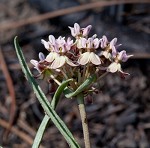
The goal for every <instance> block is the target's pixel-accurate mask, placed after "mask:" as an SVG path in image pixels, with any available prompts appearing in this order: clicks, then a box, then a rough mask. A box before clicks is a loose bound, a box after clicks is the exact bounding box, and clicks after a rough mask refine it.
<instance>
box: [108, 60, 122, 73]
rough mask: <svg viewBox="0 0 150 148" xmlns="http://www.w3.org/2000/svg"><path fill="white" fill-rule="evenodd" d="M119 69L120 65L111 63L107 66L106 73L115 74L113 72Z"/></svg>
mask: <svg viewBox="0 0 150 148" xmlns="http://www.w3.org/2000/svg"><path fill="white" fill-rule="evenodd" d="M120 69H121V65H120V63H115V62H113V63H111V64H110V65H109V66H108V68H107V71H108V72H111V73H115V72H117V71H118V70H120Z"/></svg>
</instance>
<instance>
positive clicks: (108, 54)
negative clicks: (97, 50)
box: [100, 51, 111, 60]
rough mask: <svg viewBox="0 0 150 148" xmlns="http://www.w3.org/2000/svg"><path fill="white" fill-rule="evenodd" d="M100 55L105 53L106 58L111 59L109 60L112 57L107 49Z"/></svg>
mask: <svg viewBox="0 0 150 148" xmlns="http://www.w3.org/2000/svg"><path fill="white" fill-rule="evenodd" d="M100 55H103V56H104V57H105V58H106V59H109V60H110V58H111V54H110V53H109V52H107V51H101V54H100Z"/></svg>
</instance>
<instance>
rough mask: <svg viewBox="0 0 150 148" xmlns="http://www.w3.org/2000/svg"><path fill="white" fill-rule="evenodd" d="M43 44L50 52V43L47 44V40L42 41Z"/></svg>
mask: <svg viewBox="0 0 150 148" xmlns="http://www.w3.org/2000/svg"><path fill="white" fill-rule="evenodd" d="M41 43H42V44H43V45H44V47H45V48H46V49H47V50H49V49H50V45H49V43H48V42H46V41H45V40H43V39H42V40H41Z"/></svg>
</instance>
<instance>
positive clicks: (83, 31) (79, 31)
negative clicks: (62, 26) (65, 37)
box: [69, 23, 92, 37]
mask: <svg viewBox="0 0 150 148" xmlns="http://www.w3.org/2000/svg"><path fill="white" fill-rule="evenodd" d="M91 28H92V26H91V25H88V26H87V27H86V28H80V26H79V24H78V23H75V24H74V27H69V29H70V30H71V35H72V36H73V37H78V36H79V37H86V36H87V35H88V34H89V32H90V30H91Z"/></svg>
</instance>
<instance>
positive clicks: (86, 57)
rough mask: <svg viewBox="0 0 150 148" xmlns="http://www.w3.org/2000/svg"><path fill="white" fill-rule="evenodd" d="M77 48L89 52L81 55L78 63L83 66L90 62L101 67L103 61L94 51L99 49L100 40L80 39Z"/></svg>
mask: <svg viewBox="0 0 150 148" xmlns="http://www.w3.org/2000/svg"><path fill="white" fill-rule="evenodd" d="M77 47H78V48H79V49H86V50H87V52H85V53H83V54H81V55H80V56H79V59H78V63H79V64H81V65H85V64H87V63H88V62H91V63H93V64H94V65H100V64H101V60H100V58H99V56H98V55H96V54H95V53H94V52H93V51H94V50H95V49H97V48H98V47H99V39H98V38H88V39H86V38H80V39H78V43H77Z"/></svg>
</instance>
